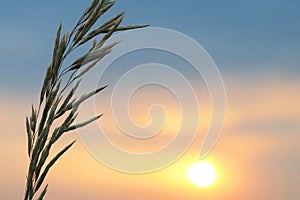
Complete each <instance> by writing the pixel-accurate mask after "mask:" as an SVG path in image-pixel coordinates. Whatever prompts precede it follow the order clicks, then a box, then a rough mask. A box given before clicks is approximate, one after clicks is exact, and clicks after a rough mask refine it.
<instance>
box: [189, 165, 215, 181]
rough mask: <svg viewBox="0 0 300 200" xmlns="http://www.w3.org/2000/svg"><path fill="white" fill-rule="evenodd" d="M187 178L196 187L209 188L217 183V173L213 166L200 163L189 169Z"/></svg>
mask: <svg viewBox="0 0 300 200" xmlns="http://www.w3.org/2000/svg"><path fill="white" fill-rule="evenodd" d="M187 176H188V178H189V179H190V181H191V182H192V183H193V184H195V185H196V186H198V187H209V186H211V185H212V184H213V183H214V182H215V180H216V176H217V172H216V170H215V168H214V167H213V166H212V165H211V164H209V163H207V162H199V163H196V164H193V165H192V166H191V167H190V168H189V169H188V171H187Z"/></svg>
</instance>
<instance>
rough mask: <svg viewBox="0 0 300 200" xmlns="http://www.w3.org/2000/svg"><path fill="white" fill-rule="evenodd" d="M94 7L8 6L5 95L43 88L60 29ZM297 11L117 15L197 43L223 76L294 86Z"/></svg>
mask: <svg viewBox="0 0 300 200" xmlns="http://www.w3.org/2000/svg"><path fill="white" fill-rule="evenodd" d="M88 3H89V2H86V1H79V0H76V1H57V0H54V1H18V2H15V1H6V2H2V3H1V4H2V5H1V7H0V22H1V25H2V27H1V28H0V36H1V37H0V45H1V51H0V53H1V68H0V70H1V74H0V83H1V89H5V90H7V89H9V88H10V87H15V86H16V85H18V87H25V88H26V87H30V86H32V84H33V83H34V82H36V81H41V79H42V78H43V76H41V73H43V72H44V70H45V67H46V66H47V65H48V63H49V60H50V56H51V52H52V46H53V40H54V35H55V31H56V29H57V25H58V24H59V21H63V24H64V27H65V28H66V29H67V28H69V29H70V28H71V27H72V26H73V25H74V23H75V21H76V20H77V19H78V17H79V15H80V14H81V12H82V11H83V10H84V9H85V7H86V6H87V5H88ZM299 8H300V2H299V1H296V0H289V1H282V0H281V1H279V0H263V1H258V0H255V1H238V0H231V1H216V0H212V1H196V0H194V1H193V0H187V1H171V0H164V1H158V0H152V1H129V0H123V1H121V0H120V1H117V4H116V6H115V7H114V8H113V9H112V11H111V14H112V15H113V14H115V13H117V12H118V11H123V10H125V11H126V13H127V14H126V19H125V21H124V24H143V23H147V24H151V25H152V26H155V27H165V28H171V29H174V30H177V31H180V32H182V33H185V34H187V35H189V36H191V37H192V38H194V39H195V40H197V41H198V42H199V43H200V44H201V45H203V46H204V48H205V49H206V50H207V51H208V52H209V53H210V55H211V56H212V57H213V59H214V60H215V62H216V63H217V65H218V66H219V68H220V71H221V72H222V73H223V74H224V75H226V74H231V75H234V74H238V75H241V76H244V75H246V76H249V74H251V75H254V76H258V75H259V76H264V75H266V74H274V75H280V76H285V77H287V78H289V77H290V76H292V77H295V76H296V77H298V76H299V66H300V37H299V36H300V20H299V19H300V12H299ZM37 74H39V75H37ZM12 77H16V78H13V79H12ZM12 80H13V81H12ZM35 85H36V84H35Z"/></svg>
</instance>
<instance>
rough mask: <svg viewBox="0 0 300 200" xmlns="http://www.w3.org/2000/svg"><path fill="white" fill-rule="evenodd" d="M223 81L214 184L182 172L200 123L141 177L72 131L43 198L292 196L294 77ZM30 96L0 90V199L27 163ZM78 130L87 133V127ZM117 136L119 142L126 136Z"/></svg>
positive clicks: (297, 114) (15, 191) (298, 162)
mask: <svg viewBox="0 0 300 200" xmlns="http://www.w3.org/2000/svg"><path fill="white" fill-rule="evenodd" d="M225 85H226V89H227V97H228V105H227V116H226V122H225V126H224V131H223V134H222V136H221V138H220V140H219V142H218V143H217V145H216V147H215V149H214V150H213V152H212V153H211V154H210V155H209V156H208V157H207V161H209V162H211V163H212V164H214V166H215V167H216V169H217V181H216V183H215V184H214V185H213V186H212V187H210V188H205V189H200V188H197V187H196V186H194V185H193V184H192V183H190V182H189V181H188V179H187V176H186V170H187V168H188V167H189V166H190V165H191V164H193V163H195V162H197V161H198V156H199V151H200V146H201V143H202V141H203V136H204V135H203V133H204V131H205V128H207V127H205V126H203V127H200V129H201V128H202V129H201V130H199V134H198V135H197V137H196V138H195V141H194V143H193V144H192V146H191V147H190V148H189V149H188V151H187V152H186V153H185V154H184V155H183V156H182V157H181V158H180V159H179V160H178V161H177V162H175V163H174V164H173V165H171V166H169V167H167V168H164V169H162V170H160V171H158V172H154V173H149V174H141V175H132V174H126V173H121V172H118V171H115V170H112V169H110V168H107V167H106V166H104V165H102V164H101V163H100V162H98V161H97V160H95V159H94V158H93V157H92V156H91V155H90V154H89V153H88V152H87V151H86V149H85V147H84V146H83V145H82V144H81V142H80V139H79V137H78V135H77V134H76V133H72V134H68V135H67V136H65V137H64V139H63V140H62V141H61V142H60V143H59V144H58V145H57V146H56V147H55V149H56V150H59V149H60V148H62V147H63V146H64V145H65V144H67V142H70V141H72V140H73V139H77V140H78V141H77V143H76V145H75V146H74V148H72V149H71V150H70V151H69V152H68V153H67V154H66V155H65V156H63V158H62V159H60V160H59V162H58V163H57V164H56V165H55V166H54V167H53V169H52V171H51V172H50V174H49V176H48V179H47V180H46V182H47V183H49V186H50V187H49V192H48V194H47V199H73V200H79V199H89V200H96V199H124V200H125V199H146V200H147V199H149V200H150V199H151V200H152V199H175V200H183V199H189V200H194V199H195V200H196V199H228V200H229V199H231V200H232V199H246V200H248V199H249V200H250V199H290V198H293V199H294V198H295V194H297V190H298V189H297V188H298V185H299V181H300V175H299V170H298V169H299V167H300V159H299V153H300V148H299V141H300V136H299V131H300V125H299V124H300V123H299V119H300V109H299V101H300V93H299V91H300V82H299V81H296V80H281V79H279V78H276V79H275V78H269V79H266V80H265V81H261V82H256V83H249V82H246V81H241V80H237V79H233V78H232V77H231V78H230V79H229V78H227V79H225ZM100 95H101V94H100ZM36 98H37V97H35V95H32V96H30V97H28V96H27V97H26V96H22V97H20V96H18V95H13V94H1V99H0V109H1V114H0V121H1V140H0V150H1V151H0V158H1V164H0V166H1V170H0V178H1V180H2V181H1V183H0V184H1V185H0V193H1V194H0V196H1V198H3V199H21V198H22V195H23V191H24V189H23V188H24V184H25V174H26V170H27V164H28V160H27V157H26V134H25V128H24V117H25V115H26V114H28V113H29V108H30V103H31V102H35V101H36V100H35V99H36ZM204 102H205V103H203V102H202V103H201V102H200V104H201V105H203V109H202V111H201V112H203V113H209V109H208V108H207V107H208V106H206V107H205V106H204V105H205V104H206V103H207V102H208V101H206V100H204ZM143 117H144V120H146V121H147V119H146V118H147V116H146V115H145V116H142V117H136V119H137V121H138V120H141V121H140V122H143V121H142V118H143ZM101 120H103V122H105V121H106V120H108V119H105V117H104V118H103V119H101ZM146 121H145V123H146ZM172 121H173V122H174V121H175V122H176V119H173V120H172ZM175 124H176V123H175ZM167 128H168V129H167V130H168V131H166V135H165V136H164V137H162V138H164V139H169V138H170V136H172V134H170V133H171V132H172V131H173V129H172V128H174V127H173V126H172V123H171V124H167ZM84 130H85V132H86V134H89V128H85V129H84ZM120 141H121V143H122V141H123V143H122V145H124V147H125V146H126V143H127V140H125V137H124V140H120ZM124 141H125V142H124ZM166 142H167V140H162V141H161V144H157V143H155V145H156V146H155V147H153V146H152V147H151V146H150V145H149V144H148V145H149V146H148V148H149V149H150V150H151V148H154V149H155V148H157V147H158V146H160V145H163V144H165V143H166ZM135 143H136V146H135V147H136V149H131V150H138V149H139V148H142V147H139V146H138V144H137V142H135ZM149 149H147V148H146V150H149ZM140 150H141V149H140ZM143 150H145V149H143ZM3 180H5V181H3ZM298 194H299V192H298ZM289 197H290V198H289ZM299 198H300V195H299Z"/></svg>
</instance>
